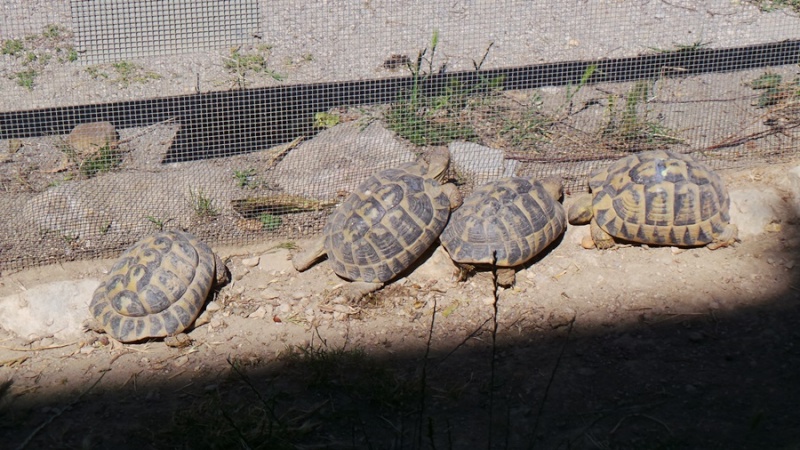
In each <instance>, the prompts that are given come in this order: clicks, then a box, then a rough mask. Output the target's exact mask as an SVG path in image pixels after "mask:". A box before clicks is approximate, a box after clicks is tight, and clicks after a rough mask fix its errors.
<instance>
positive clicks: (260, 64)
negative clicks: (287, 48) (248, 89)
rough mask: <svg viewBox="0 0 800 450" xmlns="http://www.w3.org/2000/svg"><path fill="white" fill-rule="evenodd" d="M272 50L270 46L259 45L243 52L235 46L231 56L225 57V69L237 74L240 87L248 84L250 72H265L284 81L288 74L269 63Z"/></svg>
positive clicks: (276, 79)
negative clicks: (252, 49)
mask: <svg viewBox="0 0 800 450" xmlns="http://www.w3.org/2000/svg"><path fill="white" fill-rule="evenodd" d="M270 50H272V47H270V46H259V47H257V48H256V49H255V50H254V51H250V52H242V51H240V49H238V48H235V49H233V50H231V54H230V56H228V57H226V58H225V61H224V64H223V65H224V67H225V69H227V70H228V71H229V72H231V73H233V74H235V75H236V82H237V83H238V84H239V86H240V87H245V85H246V84H247V81H246V77H247V74H249V73H253V74H259V73H264V74H266V75H268V76H270V77H272V79H274V80H275V81H283V80H285V79H286V76H284V75H281V74H280V73H278V72H276V71H274V70H272V69H270V68H269V66H268V65H267V58H268V56H269V51H270Z"/></svg>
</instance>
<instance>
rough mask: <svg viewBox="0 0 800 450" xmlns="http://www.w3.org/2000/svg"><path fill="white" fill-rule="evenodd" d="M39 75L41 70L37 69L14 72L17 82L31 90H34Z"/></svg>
mask: <svg viewBox="0 0 800 450" xmlns="http://www.w3.org/2000/svg"><path fill="white" fill-rule="evenodd" d="M37 76H39V72H37V71H36V70H35V69H28V70H23V71H21V72H17V73H15V74H14V77H15V78H16V81H17V84H18V85H20V86H22V87H24V88H25V89H28V90H29V91H32V90H33V87H34V85H35V82H36V77H37Z"/></svg>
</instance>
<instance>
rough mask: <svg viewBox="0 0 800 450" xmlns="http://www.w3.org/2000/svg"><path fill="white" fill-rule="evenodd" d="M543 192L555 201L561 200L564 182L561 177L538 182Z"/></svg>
mask: <svg viewBox="0 0 800 450" xmlns="http://www.w3.org/2000/svg"><path fill="white" fill-rule="evenodd" d="M539 184H541V185H542V187H543V188H544V190H545V192H547V193H548V194H550V196H551V197H553V198H554V199H556V200H561V197H563V196H564V180H562V179H561V177H548V178H543V179H541V180H539Z"/></svg>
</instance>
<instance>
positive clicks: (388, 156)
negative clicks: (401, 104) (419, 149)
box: [273, 121, 415, 199]
mask: <svg viewBox="0 0 800 450" xmlns="http://www.w3.org/2000/svg"><path fill="white" fill-rule="evenodd" d="M414 159H415V158H414V152H413V149H412V148H411V147H410V145H408V144H406V143H404V142H402V141H400V139H398V138H397V136H395V135H394V133H392V132H391V131H389V130H387V129H386V128H384V127H383V125H381V124H380V123H379V122H378V121H374V122H372V123H371V124H369V125H368V126H366V127H365V126H364V124H363V123H362V122H360V121H354V122H347V123H343V124H340V125H336V126H334V127H332V128H329V129H327V130H325V131H322V132H321V133H319V134H318V135H317V136H316V137H315V138H314V139H312V140H310V141H307V142H304V143H302V144H300V145H299V146H298V147H297V148H296V149H294V150H292V151H291V152H290V153H289V154H288V155H286V157H285V158H283V160H282V161H281V162H279V163H278V165H277V166H276V167H275V175H274V178H273V179H274V181H275V182H276V183H277V184H278V185H279V186H280V187H281V189H282V190H283V192H285V193H287V194H292V195H300V196H303V197H307V198H317V199H330V198H334V197H336V196H337V195H339V193H340V192H352V191H353V190H355V188H356V187H357V186H358V185H359V184H360V183H361V182H362V181H364V180H366V179H367V178H368V177H369V176H370V175H372V174H374V173H376V172H378V171H380V170H383V169H388V168H390V167H394V166H397V165H399V164H401V163H405V162H410V161H413V160H414Z"/></svg>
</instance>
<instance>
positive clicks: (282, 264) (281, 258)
mask: <svg viewBox="0 0 800 450" xmlns="http://www.w3.org/2000/svg"><path fill="white" fill-rule="evenodd" d="M258 269H259V270H261V271H263V272H266V273H272V272H285V273H293V272H295V270H294V266H292V261H291V260H290V259H289V250H287V249H285V248H276V249H273V250H270V251H268V252H266V253H264V254H262V255H261V256H260V258H259V262H258Z"/></svg>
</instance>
